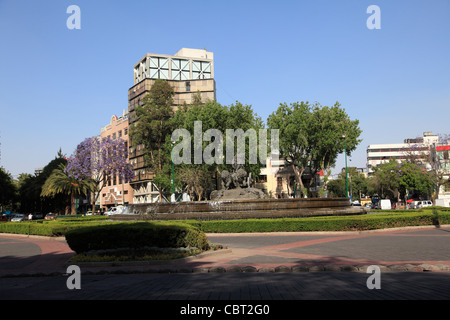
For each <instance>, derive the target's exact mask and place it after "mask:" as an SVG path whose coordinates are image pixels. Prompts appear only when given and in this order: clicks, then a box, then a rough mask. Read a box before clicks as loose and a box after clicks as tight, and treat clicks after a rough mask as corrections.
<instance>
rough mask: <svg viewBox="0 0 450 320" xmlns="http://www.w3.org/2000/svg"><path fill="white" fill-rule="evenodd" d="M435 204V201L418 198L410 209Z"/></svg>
mask: <svg viewBox="0 0 450 320" xmlns="http://www.w3.org/2000/svg"><path fill="white" fill-rule="evenodd" d="M432 205H433V202H432V201H431V200H417V201H413V202H411V204H410V206H409V208H410V209H419V208H423V207H431V206H432Z"/></svg>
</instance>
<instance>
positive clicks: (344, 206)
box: [111, 198, 368, 220]
mask: <svg viewBox="0 0 450 320" xmlns="http://www.w3.org/2000/svg"><path fill="white" fill-rule="evenodd" d="M128 212H129V214H120V215H114V216H111V219H113V220H189V219H195V220H226V219H250V218H287V217H313V216H326V215H327V216H330V215H357V214H365V213H367V212H368V209H367V208H364V207H354V206H351V205H350V201H349V199H348V198H308V199H298V198H297V199H250V200H249V199H246V200H220V201H198V202H195V201H192V202H176V203H147V204H133V205H130V207H129V210H128Z"/></svg>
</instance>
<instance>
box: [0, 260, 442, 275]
mask: <svg viewBox="0 0 450 320" xmlns="http://www.w3.org/2000/svg"><path fill="white" fill-rule="evenodd" d="M77 266H81V267H82V265H78V264H77ZM133 266H135V267H136V266H144V265H143V264H140V265H139V264H135V265H133ZM146 266H148V264H147V265H146ZM372 266H373V265H372ZM376 266H378V267H379V268H380V272H381V273H385V272H450V265H446V264H435V265H431V264H424V263H423V264H418V265H413V264H404V265H402V264H394V265H386V266H385V265H376ZM106 267H111V265H109V266H106ZM368 267H369V265H311V266H306V265H295V266H292V267H288V266H284V265H280V266H277V267H261V268H257V267H254V266H243V267H240V266H230V267H222V266H214V267H210V268H207V267H194V268H188V267H180V268H171V267H162V268H150V269H146V268H140V269H138V268H136V269H123V268H118V269H113V268H106V269H99V270H92V269H87V270H81V271H82V274H83V275H104V274H142V273H316V272H356V273H372V272H370V271H369V272H367V269H368ZM49 276H68V274H67V273H66V271H64V270H61V271H59V272H58V271H52V272H48V273H45V272H31V273H18V274H4V275H0V278H19V277H49Z"/></svg>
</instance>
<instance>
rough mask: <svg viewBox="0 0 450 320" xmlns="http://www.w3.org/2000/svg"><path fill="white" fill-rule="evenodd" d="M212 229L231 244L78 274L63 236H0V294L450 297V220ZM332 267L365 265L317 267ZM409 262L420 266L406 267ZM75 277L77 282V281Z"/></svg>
mask: <svg viewBox="0 0 450 320" xmlns="http://www.w3.org/2000/svg"><path fill="white" fill-rule="evenodd" d="M208 236H209V239H210V241H211V242H214V243H221V244H224V245H226V246H228V247H229V251H225V252H223V253H219V254H216V255H209V256H201V257H196V258H194V259H192V260H189V261H185V262H183V263H180V264H172V265H170V266H167V265H147V266H131V267H130V266H120V265H119V266H100V267H99V266H79V267H80V271H81V273H80V274H77V273H72V272H70V273H68V271H67V265H68V264H67V260H68V259H69V258H70V257H71V256H72V255H73V252H71V250H70V248H68V246H67V244H66V243H65V242H64V241H56V240H48V239H44V238H33V237H29V238H27V237H15V236H10V235H0V299H2V300H19V301H20V300H41V299H42V300H58V301H63V300H64V301H66V300H67V301H72V300H143V301H144V300H145V301H151V305H152V306H154V307H155V308H159V307H161V306H169V307H168V311H170V312H175V313H177V312H178V313H179V312H180V310H181V309H180V308H182V307H183V305H184V304H185V302H186V301H197V302H202V303H205V301H209V303H210V304H211V303H212V304H215V306H216V308H218V307H219V306H221V308H224V305H223V303H224V302H227V301H238V302H239V303H243V302H249V301H250V302H255V303H256V302H258V301H265V302H270V303H269V304H270V305H272V310H275V309H276V308H280V305H279V304H278V303H277V301H278V302H279V301H284V302H292V301H303V300H308V301H309V300H318V301H343V300H347V301H354V300H367V301H371V300H384V301H386V300H436V301H438V300H440V301H446V300H449V299H450V271H449V270H450V269H449V266H450V250H449V244H450V227H449V226H442V227H441V228H434V227H429V228H413V229H399V230H389V231H380V232H361V233H307V234H305V233H270V234H226V235H223V234H222V235H219V234H215V235H212V234H210V235H208ZM330 264H333V265H334V266H359V269H357V270H356V271H355V272H345V271H343V270H339V269H337V270H333V271H325V272H320V271H319V270H322V271H324V270H326V269H323V268H322V269H317V268H316V269H314V271H313V267H317V266H322V267H324V266H327V265H328V266H329V265H330ZM369 265H378V266H380V267H381V268H380V273H377V274H376V273H373V272H369V273H368V272H367V271H368V270H367V266H369ZM408 265H409V266H411V265H412V266H414V267H415V268H413V269H412V270H415V271H401V270H405V269H402V268H399V266H408ZM277 266H282V267H283V268H281V269H277ZM299 266H304V267H308V268H309V270H308V269H306V270H303V269H298V268H297V269H295V268H296V267H299ZM392 266H395V267H396V268H391V267H392ZM423 266H430V267H429V268H425V269H424V267H423ZM433 266H440V268H437V267H436V268H433ZM44 270H45V271H46V272H43V271H44ZM330 270H331V269H330ZM236 271H238V272H236ZM78 276H79V277H78ZM375 276H376V277H378V278H375ZM75 283H78V284H79V289H78V288H73V289H71V288H70V286H71V285H72V286H74V284H75ZM375 283H378V284H379V288H376V287H373V285H374V284H375ZM370 286H372V288H370ZM159 302H161V304H159ZM172 302H174V303H175V306H174V307H170V303H172ZM197 305H198V304H197ZM281 306H283V304H282V305H281ZM288 306H289V307H292V308H296V307H297V306H298V305H295V304H289V305H288ZM284 307H285V310H287V309H288V307H286V306H284ZM286 308H287V309H286ZM228 310H229V309H228ZM222 313H223V310H222ZM274 313H275V311H274V312H273V313H272V314H274ZM216 314H217V312H216Z"/></svg>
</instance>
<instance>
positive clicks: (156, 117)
mask: <svg viewBox="0 0 450 320" xmlns="http://www.w3.org/2000/svg"><path fill="white" fill-rule="evenodd" d="M173 96H174V89H173V88H172V87H171V86H170V84H169V83H168V82H167V81H165V80H161V79H157V80H156V81H155V83H154V84H153V85H152V87H151V89H150V91H149V93H148V94H147V95H146V96H145V97H144V103H143V105H142V106H138V107H137V108H136V115H137V118H138V121H137V122H136V123H135V124H134V125H132V126H131V128H130V139H131V144H132V145H133V146H138V145H142V146H143V147H144V153H145V162H146V165H148V167H149V169H150V170H151V171H152V172H153V173H154V174H155V178H154V180H153V183H155V185H156V186H157V187H158V189H159V201H160V202H162V199H163V190H164V189H167V188H169V187H170V173H171V171H170V163H171V162H170V151H171V148H170V143H166V139H167V138H168V137H169V139H170V135H171V133H172V131H173V129H174V126H173V120H172V117H173V115H174V110H173V107H172V105H173ZM169 141H170V140H169Z"/></svg>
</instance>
